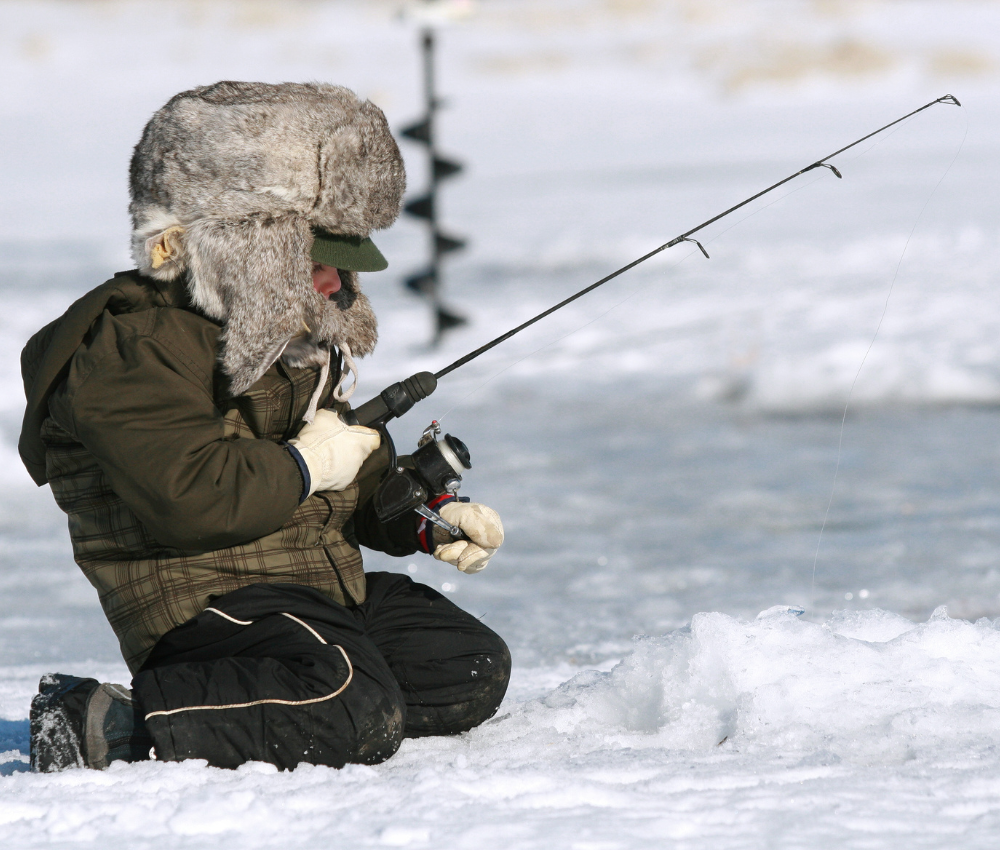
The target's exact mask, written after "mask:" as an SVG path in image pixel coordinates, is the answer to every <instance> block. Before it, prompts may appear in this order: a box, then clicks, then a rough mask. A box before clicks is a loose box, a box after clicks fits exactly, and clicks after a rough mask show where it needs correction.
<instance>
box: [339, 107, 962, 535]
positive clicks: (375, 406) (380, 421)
mask: <svg viewBox="0 0 1000 850" xmlns="http://www.w3.org/2000/svg"><path fill="white" fill-rule="evenodd" d="M938 103H946V104H950V105H952V106H961V105H962V104H961V103H959V101H958V99H957V98H956V97H954V96H953V95H950V94H946V95H944V96H943V97H939V98H937V99H936V100H932V101H930V103H925V104H924V105H923V106H921V107H920V108H919V109H914V110H913V111H912V112H908V113H906V115H904V116H902V117H901V118H897V119H896V120H895V121H892V122H890V123H888V124H886V125H885V126H884V127H879V128H878V129H877V130H874V131H873V132H871V133H868V134H867V135H865V136H862V137H861V138H860V139H857V140H856V141H853V142H851V143H850V144H849V145H844V147H842V148H839V149H838V150H835V151H834V152H833V153H831V154H828V155H827V156H825V157H823V158H822V159H818V160H816V161H815V162H813V163H810V164H809V165H807V166H805V168H801V169H799V170H798V171H796V172H795V173H794V174H790V175H788V177H785V178H784V179H783V180H779V181H778V182H777V183H775V184H773V185H771V186H768V187H767V188H766V189H764V190H762V191H760V192H757V193H756V194H754V195H751V196H750V197H749V198H747V199H746V200H744V201H740V202H739V203H738V204H736V205H735V206H732V207H730V208H729V209H727V210H725V211H724V212H721V213H719V214H718V215H715V216H712V218H710V219H708V220H707V221H703V222H702V223H701V224H699V225H698V226H697V227H692V228H691V229H690V230H687V231H685V232H684V233H682V234H681V235H680V236H675V237H674V238H673V239H671V240H670V241H669V242H665V243H663V244H662V245H660V246H659V247H658V248H654V249H653V250H652V251H650V252H649V253H648V254H644V255H643V256H641V257H639V259H637V260H633V261H632V262H631V263H629V264H628V265H625V266H622V267H621V268H620V269H618V270H617V271H614V272H612V273H611V274H609V275H608V276H607V277H603V278H601V279H600V280H599V281H597V282H596V283H592V284H590V286H587V287H585V288H583V289H581V290H580V291H579V292H576V293H574V294H573V295H571V296H570V297H569V298H566V299H564V300H563V301H560V302H559V303H558V304H555V305H554V306H552V307H549V308H548V309H547V310H544V311H543V312H541V313H539V314H538V315H537V316H534V317H533V318H531V319H528V321H526V322H523V323H522V324H520V325H518V326H517V327H516V328H512V329H511V330H509V331H507V333H505V334H502V335H500V336H498V337H497V338H496V339H494V340H491V341H490V342H488V343H486V344H485V345H482V346H480V347H479V348H477V349H476V350H475V351H470V352H469V353H468V354H466V355H465V356H464V357H460V358H459V359H458V360H456V361H455V362H454V363H451V364H449V365H448V366H445V367H444V368H443V369H442V370H441V371H439V372H434V373H431V372H418V373H417V374H416V375H412V376H411V377H409V378H407V379H406V380H405V381H399V382H398V383H395V384H392V385H391V386H389V387H386V388H385V389H384V390H382V392H381V393H379V394H378V395H377V396H376V397H375V398H373V399H371V400H370V401H367V402H365V403H364V404H362V405H361V406H360V407H358V408H356V409H355V410H352V411H349V412H348V413H347V414H346V415H344V420H345V421H346V422H347V423H348V424H350V425H367V426H368V427H370V428H376V429H378V430H379V431H381V432H382V433H383V435H384V436H385V437H386V438H388V436H389V435H388V431H387V430H386V428H385V426H386V423H387V422H388V421H389V420H390V419H394V418H396V417H399V416H402V415H403V414H404V413H406V412H407V411H408V410H409V409H410V408H411V407H413V405H414V404H416V403H417V402H418V401H420V400H422V399H425V398H427V396H429V395H430V394H431V393H432V392H434V390H435V389H436V388H437V382H438V380H439V379H441V378H443V377H444V376H445V375H447V374H449V373H451V372H454V371H455V370H456V369H457V368H458V367H459V366H464V365H465V364H466V363H468V362H469V361H470V360H474V359H475V358H477V357H479V355H480V354H484V353H486V352H487V351H489V350H490V349H491V348H495V347H496V346H498V345H500V343H502V342H505V341H506V340H508V339H510V338H511V337H512V336H514V335H515V334H518V333H520V332H521V331H523V330H524V329H525V328H528V327H530V326H531V325H533V324H535V323H536V322H539V321H541V320H542V319H544V318H545V317H546V316H549V315H551V314H552V313H554V312H555V311H556V310H561V309H562V308H563V307H565V306H566V305H567V304H571V303H572V302H573V301H576V300H577V299H578V298H582V297H583V296H584V295H586V294H587V293H588V292H592V291H593V290H595V289H597V287H599V286H603V285H604V284H605V283H607V282H608V281H610V280H614V279H615V278H616V277H618V276H619V275H621V274H624V273H625V272H627V271H629V269H633V268H635V267H636V266H637V265H639V264H640V263H644V262H646V260H648V259H650V258H651V257H655V256H656V255H657V254H659V253H660V252H661V251H665V250H666V249H667V248H672V247H673V246H674V245H679V244H680V243H681V242H692V243H694V244H695V245H697V246H698V248H700V249H701V252H702V254H704V255H705V256H706V257H708V251H706V250H705V247H704V246H703V245H702V244H701V243H700V242H699V241H698V240H697V239H692V238H691V237H692V236H693V235H694V234H695V233H697V232H698V231H700V230H703V229H704V228H706V227H708V225H710V224H714V223H715V222H717V221H719V219H722V218H725V217H726V216H727V215H729V214H730V213H734V212H736V210H738V209H740V208H742V207H745V206H746V205H747V204H749V203H752V202H753V201H756V200H757V199H758V198H761V197H763V196H764V195H766V194H768V193H769V192H773V191H774V190H775V189H777V188H778V187H779V186H783V185H784V184H785V183H788V182H789V181H790V180H794V179H795V178H796V177H799V176H800V175H802V174H805V173H806V172H807V171H812V170H813V169H815V168H828V169H830V171H832V172H833V174H834V175H835V176H836V177H838V178H841V177H843V175H842V174H841V173H840V171H839V170H838V169H837V168H836V166H834V165H831V164H830V163H829V162H827V160H829V159H833V157H835V156H837V155H839V154H842V153H844V151H848V150H850V149H851V148H853V147H855V146H857V145H860V144H861V143H862V142H864V141H867V140H868V139H870V138H872V137H873V136H877V135H878V134H879V133H881V132H883V131H885V130H888V129H889V128H890V127H894V126H895V125H896V124H899V123H901V122H903V121H905V120H906V119H907V118H911V117H912V116H914V115H916V114H917V113H918V112H923V111H924V110H925V109H929V108H930V107H932V106H935V105H936V104H938ZM436 427H437V423H436V422H435V423H432V426H431V429H433V428H436ZM431 429H428V431H425V432H424V439H422V440H421V448H420V449H418V450H417V452H416V453H415V455H414V456H416V454H418V453H419V452H420V451H422V449H423V448H425V447H426V446H427V445H428V444H431V445H433V435H432V436H431V437H430V440H428V439H427V438H428V434H429V433H430V431H431ZM449 438H450V439H451V441H452V442H453V443H457V444H458V445H459V446H460V447H461V449H462V451H461V452H460V453H459V455H460V457H459V459H460V460H461V462H462V463H463V464H464V466H465V468H466V469H469V468H471V464H470V463H469V462H468V457H469V455H468V449H466V448H465V444H464V443H462V442H461V441H460V440H457V439H455V438H453V437H450V435H445V440H443V441H439V443H443V442H445V441H446V440H448V439H449ZM389 445H390V457H391V461H392V466H391V467H390V474H391V472H392V469H393V468H394V467H395V464H396V453H395V448H394V447H393V446H392V440H391V438H390V439H389ZM452 466H453V467H454V466H456V465H455V464H454V463H452ZM454 472H455V475H456V476H457V479H458V481H460V480H461V474H460V471H459V469H458V468H455V470H454ZM388 477H389V476H387V479H386V480H384V481H383V482H382V484H383V486H384V485H385V484H386V481H387V480H388ZM457 487H458V484H457V483H455V484H454V489H455V490H457ZM421 501H422V500H421ZM401 513H402V511H399V512H398V513H396V514H395V515H396V516H398V515H400V514H401ZM421 513H422V514H423V512H421ZM423 515H425V514H423ZM380 516H381V514H380ZM442 522H443V521H442ZM438 524H439V525H440V524H441V523H438ZM445 525H446V523H445Z"/></svg>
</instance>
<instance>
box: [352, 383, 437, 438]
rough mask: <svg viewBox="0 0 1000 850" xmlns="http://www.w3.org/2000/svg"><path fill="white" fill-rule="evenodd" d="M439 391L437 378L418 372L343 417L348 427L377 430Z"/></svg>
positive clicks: (387, 388)
mask: <svg viewBox="0 0 1000 850" xmlns="http://www.w3.org/2000/svg"><path fill="white" fill-rule="evenodd" d="M436 389H437V378H435V377H434V375H433V373H431V372H417V374H416V375H411V376H410V377H409V378H407V379H406V380H405V381H397V382H396V383H395V384H391V385H390V386H388V387H386V388H385V389H384V390H382V392H380V393H379V394H378V395H377V396H375V398H373V399H370V400H369V401H366V402H365V403H364V404H362V405H360V406H359V407H356V408H354V409H353V410H349V411H347V413H345V414H343V415H342V418H343V420H344V421H345V422H346V423H347V424H348V425H365V426H367V427H369V428H377V427H378V426H380V425H384V424H385V423H386V422H388V421H389V420H390V419H397V418H398V417H400V416H402V415H403V414H404V413H406V412H407V411H408V410H409V409H410V408H411V407H413V405H415V404H416V403H417V402H418V401H420V400H421V399H425V398H427V396H429V395H430V394H431V393H432V392H434V390H436Z"/></svg>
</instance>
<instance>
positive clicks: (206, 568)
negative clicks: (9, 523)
mask: <svg viewBox="0 0 1000 850" xmlns="http://www.w3.org/2000/svg"><path fill="white" fill-rule="evenodd" d="M221 330H222V329H221V328H220V326H219V325H218V324H217V323H215V322H213V321H211V320H209V319H207V318H205V317H204V316H202V315H200V314H199V313H197V312H196V311H195V310H194V308H193V307H192V306H191V304H190V301H189V299H188V296H187V293H186V289H185V286H184V284H183V282H175V283H163V282H160V281H155V280H153V279H151V278H148V277H143V276H141V275H139V274H138V273H137V272H123V273H120V274H118V275H116V276H115V277H114V278H113V279H112V280H110V281H108V282H107V283H105V284H104V285H103V286H100V287H98V288H97V289H95V290H93V291H92V292H90V293H88V294H87V295H85V296H84V297H83V298H81V299H80V300H79V301H77V302H76V303H75V304H73V305H72V306H71V307H70V308H69V310H67V311H66V313H65V315H63V316H62V317H61V318H59V319H57V320H56V321H55V322H53V323H51V324H50V325H48V326H46V327H45V328H43V329H42V330H41V331H39V332H38V333H37V334H36V335H35V336H34V337H32V339H31V340H30V341H29V342H28V344H27V346H26V347H25V349H24V352H23V353H22V355H21V370H22V374H23V376H24V384H25V392H26V394H27V397H28V407H27V409H26V411H25V417H24V426H23V429H22V433H21V440H20V443H19V450H20V452H21V457H22V459H23V460H24V462H25V465H26V466H27V468H28V470H29V472H30V473H31V475H32V477H33V478H34V479H35V481H36V482H37V483H38V484H39V485H41V484H44V483H46V482H47V483H48V484H49V485H50V486H51V488H52V492H53V495H54V496H55V498H56V501H57V502H58V503H59V506H60V507H61V508H62V509H63V510H64V511H65V512H66V513H67V514H68V515H69V530H70V537H71V539H72V543H73V552H74V556H75V558H76V561H77V563H78V564H79V565H80V567H81V568H82V569H83V571H84V573H85V574H86V576H87V578H88V579H89V580H90V582H91V584H93V585H94V587H95V588H96V589H97V592H98V594H99V597H100V601H101V605H102V606H103V607H104V611H105V613H106V614H107V617H108V620H109V621H110V623H111V626H112V628H113V629H114V630H115V633H116V634H117V636H118V639H119V642H120V643H121V648H122V654H123V655H124V656H125V660H126V662H127V663H128V665H129V667H130V669H131V670H132V671H133V672H135V671H136V670H138V669H139V668H140V667H141V666H142V663H143V661H144V660H145V658H146V656H147V655H148V654H149V652H150V650H151V649H152V648H153V645H154V644H155V643H156V641H157V640H159V638H160V637H161V636H162V635H163V634H165V633H166V632H167V631H169V630H170V629H172V628H174V627H175V626H178V625H180V624H181V623H183V622H185V621H186V620H188V619H190V618H191V617H193V616H194V615H196V614H197V613H199V612H200V611H202V610H203V609H204V608H205V607H206V606H207V605H208V604H209V603H210V601H211V600H212V599H213V598H214V597H216V596H220V595H222V594H224V593H228V592H230V591H233V590H236V589H238V588H240V587H244V586H246V585H248V584H253V583H255V582H293V583H296V584H304V585H308V586H310V587H314V588H316V589H318V590H320V591H322V592H323V593H326V594H327V595H329V596H330V597H332V598H333V599H335V600H336V601H338V602H340V603H341V604H346V605H352V604H356V603H359V602H361V601H363V600H364V598H365V578H364V570H363V567H362V560H361V552H360V549H359V546H360V545H364V546H367V547H369V548H373V549H378V550H380V551H384V552H388V553H390V554H394V555H407V554H410V553H412V552H414V551H416V549H417V536H416V523H415V521H414V519H413V518H411V517H403V518H402V519H400V520H396V521H395V522H393V523H391V524H383V523H380V522H379V521H378V519H377V518H376V516H375V514H374V510H373V508H372V504H371V495H372V492H373V490H374V484H375V482H376V481H377V479H378V476H379V474H380V472H381V469H382V468H384V465H385V463H386V462H387V456H386V452H384V451H381V450H380V451H379V452H377V453H376V455H373V456H372V458H370V459H369V462H367V463H366V464H365V466H364V467H363V469H362V473H361V474H360V475H359V477H358V480H356V481H355V482H354V483H352V484H351V486H350V487H348V488H347V489H346V490H343V491H341V492H336V493H333V492H327V493H315V494H314V495H312V496H311V497H310V498H308V499H306V500H305V501H304V502H303V503H302V504H299V500H300V498H301V496H302V492H303V482H302V476H301V473H300V472H299V467H298V465H297V463H296V461H295V460H294V458H293V457H292V456H291V454H290V453H289V452H288V451H287V450H286V449H285V448H284V447H283V446H282V445H281V442H282V441H284V440H287V439H289V438H290V437H293V436H295V434H296V433H297V432H298V430H299V429H300V428H301V426H302V422H301V418H302V414H303V413H304V412H305V410H306V408H307V406H308V403H309V399H310V396H311V395H312V393H313V391H314V389H315V387H316V381H317V380H319V370H317V369H293V368H290V367H287V366H285V365H283V364H282V363H281V362H280V361H279V362H278V363H276V364H275V365H273V366H271V368H270V369H269V370H268V371H267V372H266V373H265V374H264V376H263V377H262V378H261V379H260V380H259V381H258V382H257V383H256V384H254V386H253V387H251V388H250V390H248V391H247V392H246V393H245V394H244V395H241V396H238V397H236V398H232V397H230V396H229V395H228V394H227V392H226V381H225V377H224V376H223V375H222V373H221V372H220V370H219V368H218V365H217V352H218V344H219V335H220V333H221ZM331 371H332V372H336V371H337V370H335V369H334V370H331ZM335 377H336V376H335V375H331V377H330V381H329V383H328V385H327V387H326V388H325V390H324V392H323V397H322V399H321V402H322V403H326V402H327V400H328V398H329V395H330V393H331V389H332V385H333V381H334V380H335ZM339 407H346V405H339Z"/></svg>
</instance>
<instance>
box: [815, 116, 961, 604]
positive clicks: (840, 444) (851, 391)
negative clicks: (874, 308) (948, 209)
mask: <svg viewBox="0 0 1000 850" xmlns="http://www.w3.org/2000/svg"><path fill="white" fill-rule="evenodd" d="M968 136H969V119H968V116H967V115H966V118H965V132H964V133H963V135H962V141H961V142H959V145H958V150H956V151H955V155H954V156H953V157H952V158H951V162H949V163H948V167H947V168H945V170H944V173H943V174H942V175H941V177H940V178H938V181H937V183H935V184H934V188H933V189H931V191H930V194H929V195H928V196H927V199H926V200H925V201H924V204H923V206H922V207H921V208H920V212H919V213H918V214H917V218H916V220H915V221H914V222H913V227H911V228H910V233H909V235H908V236H907V237H906V242H905V244H904V245H903V252H902V253H901V254H900V255H899V261H898V262H897V263H896V270H895V272H894V273H893V275H892V280H891V281H890V282H889V291H888V292H887V293H886V296H885V303H884V304H883V305H882V315H881V316H880V317H879V320H878V325H877V326H876V327H875V333H874V334H872V338H871V342H869V343H868V348H867V349H866V350H865V355H864V357H862V358H861V364H860V365H859V366H858V371H857V372H856V373H855V375H854V380H853V381H852V382H851V387H850V389H849V390H848V392H847V402H846V403H845V404H844V415H843V416H842V417H841V420H840V437H839V439H838V442H837V463H836V466H835V467H834V470H833V483H832V484H831V485H830V499H829V501H828V502H827V505H826V513H825V514H824V515H823V524H822V525H821V526H820V529H819V537H818V538H817V540H816V552H815V554H814V555H813V568H812V586H811V590H810V597H811V598H812V604H813V606H815V599H816V566H817V564H818V563H819V550H820V546H821V545H822V543H823V532H824V531H826V526H827V522H828V521H829V519H830V510H831V508H832V507H833V497H834V494H835V492H836V489H837V477H838V475H839V473H840V464H841V460H842V458H843V449H844V431H845V428H846V425H847V411H848V409H849V408H850V406H851V399H852V397H853V395H854V388H855V386H856V385H857V383H858V378H860V377H861V371H862V370H863V369H864V367H865V363H866V362H867V360H868V355H869V354H871V350H872V348H873V347H874V346H875V340H876V339H878V335H879V331H881V329H882V323H883V322H884V321H885V317H886V314H887V313H888V311H889V299H890V298H892V291H893V288H894V287H895V286H896V279H897V278H898V277H899V270H900V268H901V267H902V265H903V258H904V257H905V256H906V251H907V249H908V248H909V247H910V240H911V239H913V234H914V233H915V232H916V229H917V226H918V225H919V224H920V219H921V218H923V215H924V211H925V210H926V209H927V206H928V205H929V204H930V202H931V199H932V198H933V197H934V195H935V193H936V192H937V190H938V188H939V187H940V186H941V184H942V183H943V182H944V179H945V177H947V176H948V173H949V172H950V171H951V169H952V166H953V165H954V164H955V162H956V161H957V160H958V157H959V154H961V153H962V148H964V147H965V140H966V139H967V138H968Z"/></svg>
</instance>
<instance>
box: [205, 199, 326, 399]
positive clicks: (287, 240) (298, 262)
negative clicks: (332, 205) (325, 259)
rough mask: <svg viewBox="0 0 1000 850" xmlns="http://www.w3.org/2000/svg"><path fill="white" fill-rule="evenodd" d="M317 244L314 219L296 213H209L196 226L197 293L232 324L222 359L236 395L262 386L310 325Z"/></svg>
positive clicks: (227, 327)
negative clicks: (306, 313) (312, 255)
mask: <svg viewBox="0 0 1000 850" xmlns="http://www.w3.org/2000/svg"><path fill="white" fill-rule="evenodd" d="M311 242H312V233H311V231H310V228H309V223H308V222H307V221H306V220H305V218H303V217H301V216H298V215H294V214H289V215H284V216H274V215H267V214H261V215H254V216H250V217H249V218H243V219H240V220H238V221H233V220H227V219H219V218H204V219H201V220H199V221H198V222H196V223H195V224H192V225H191V226H189V228H188V230H187V249H188V253H189V256H190V269H191V280H190V284H189V285H190V289H191V298H192V300H193V301H194V304H195V306H196V307H198V308H199V309H200V310H201V311H202V312H203V313H205V315H207V316H209V317H210V318H213V319H215V320H216V321H219V322H222V323H224V324H225V328H224V330H223V332H222V338H221V350H220V354H219V362H220V363H221V365H222V369H223V371H224V372H225V373H226V375H228V376H229V378H230V382H231V384H230V392H231V393H232V395H234V396H236V395H240V394H242V393H244V392H246V390H248V389H249V388H250V387H251V386H252V385H253V384H255V383H256V382H257V381H258V380H259V379H260V377H261V376H262V375H263V374H264V373H265V372H266V371H267V370H268V369H269V368H270V366H271V364H272V363H274V361H275V360H277V358H278V357H279V356H280V355H281V352H282V350H283V349H284V347H285V346H286V345H287V344H288V341H289V340H290V339H291V338H292V337H293V336H295V335H296V334H298V333H299V332H301V331H302V330H303V329H304V328H303V316H302V304H303V301H305V300H306V297H307V295H308V294H311V293H312V264H311V262H310V260H309V245H310V244H311Z"/></svg>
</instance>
